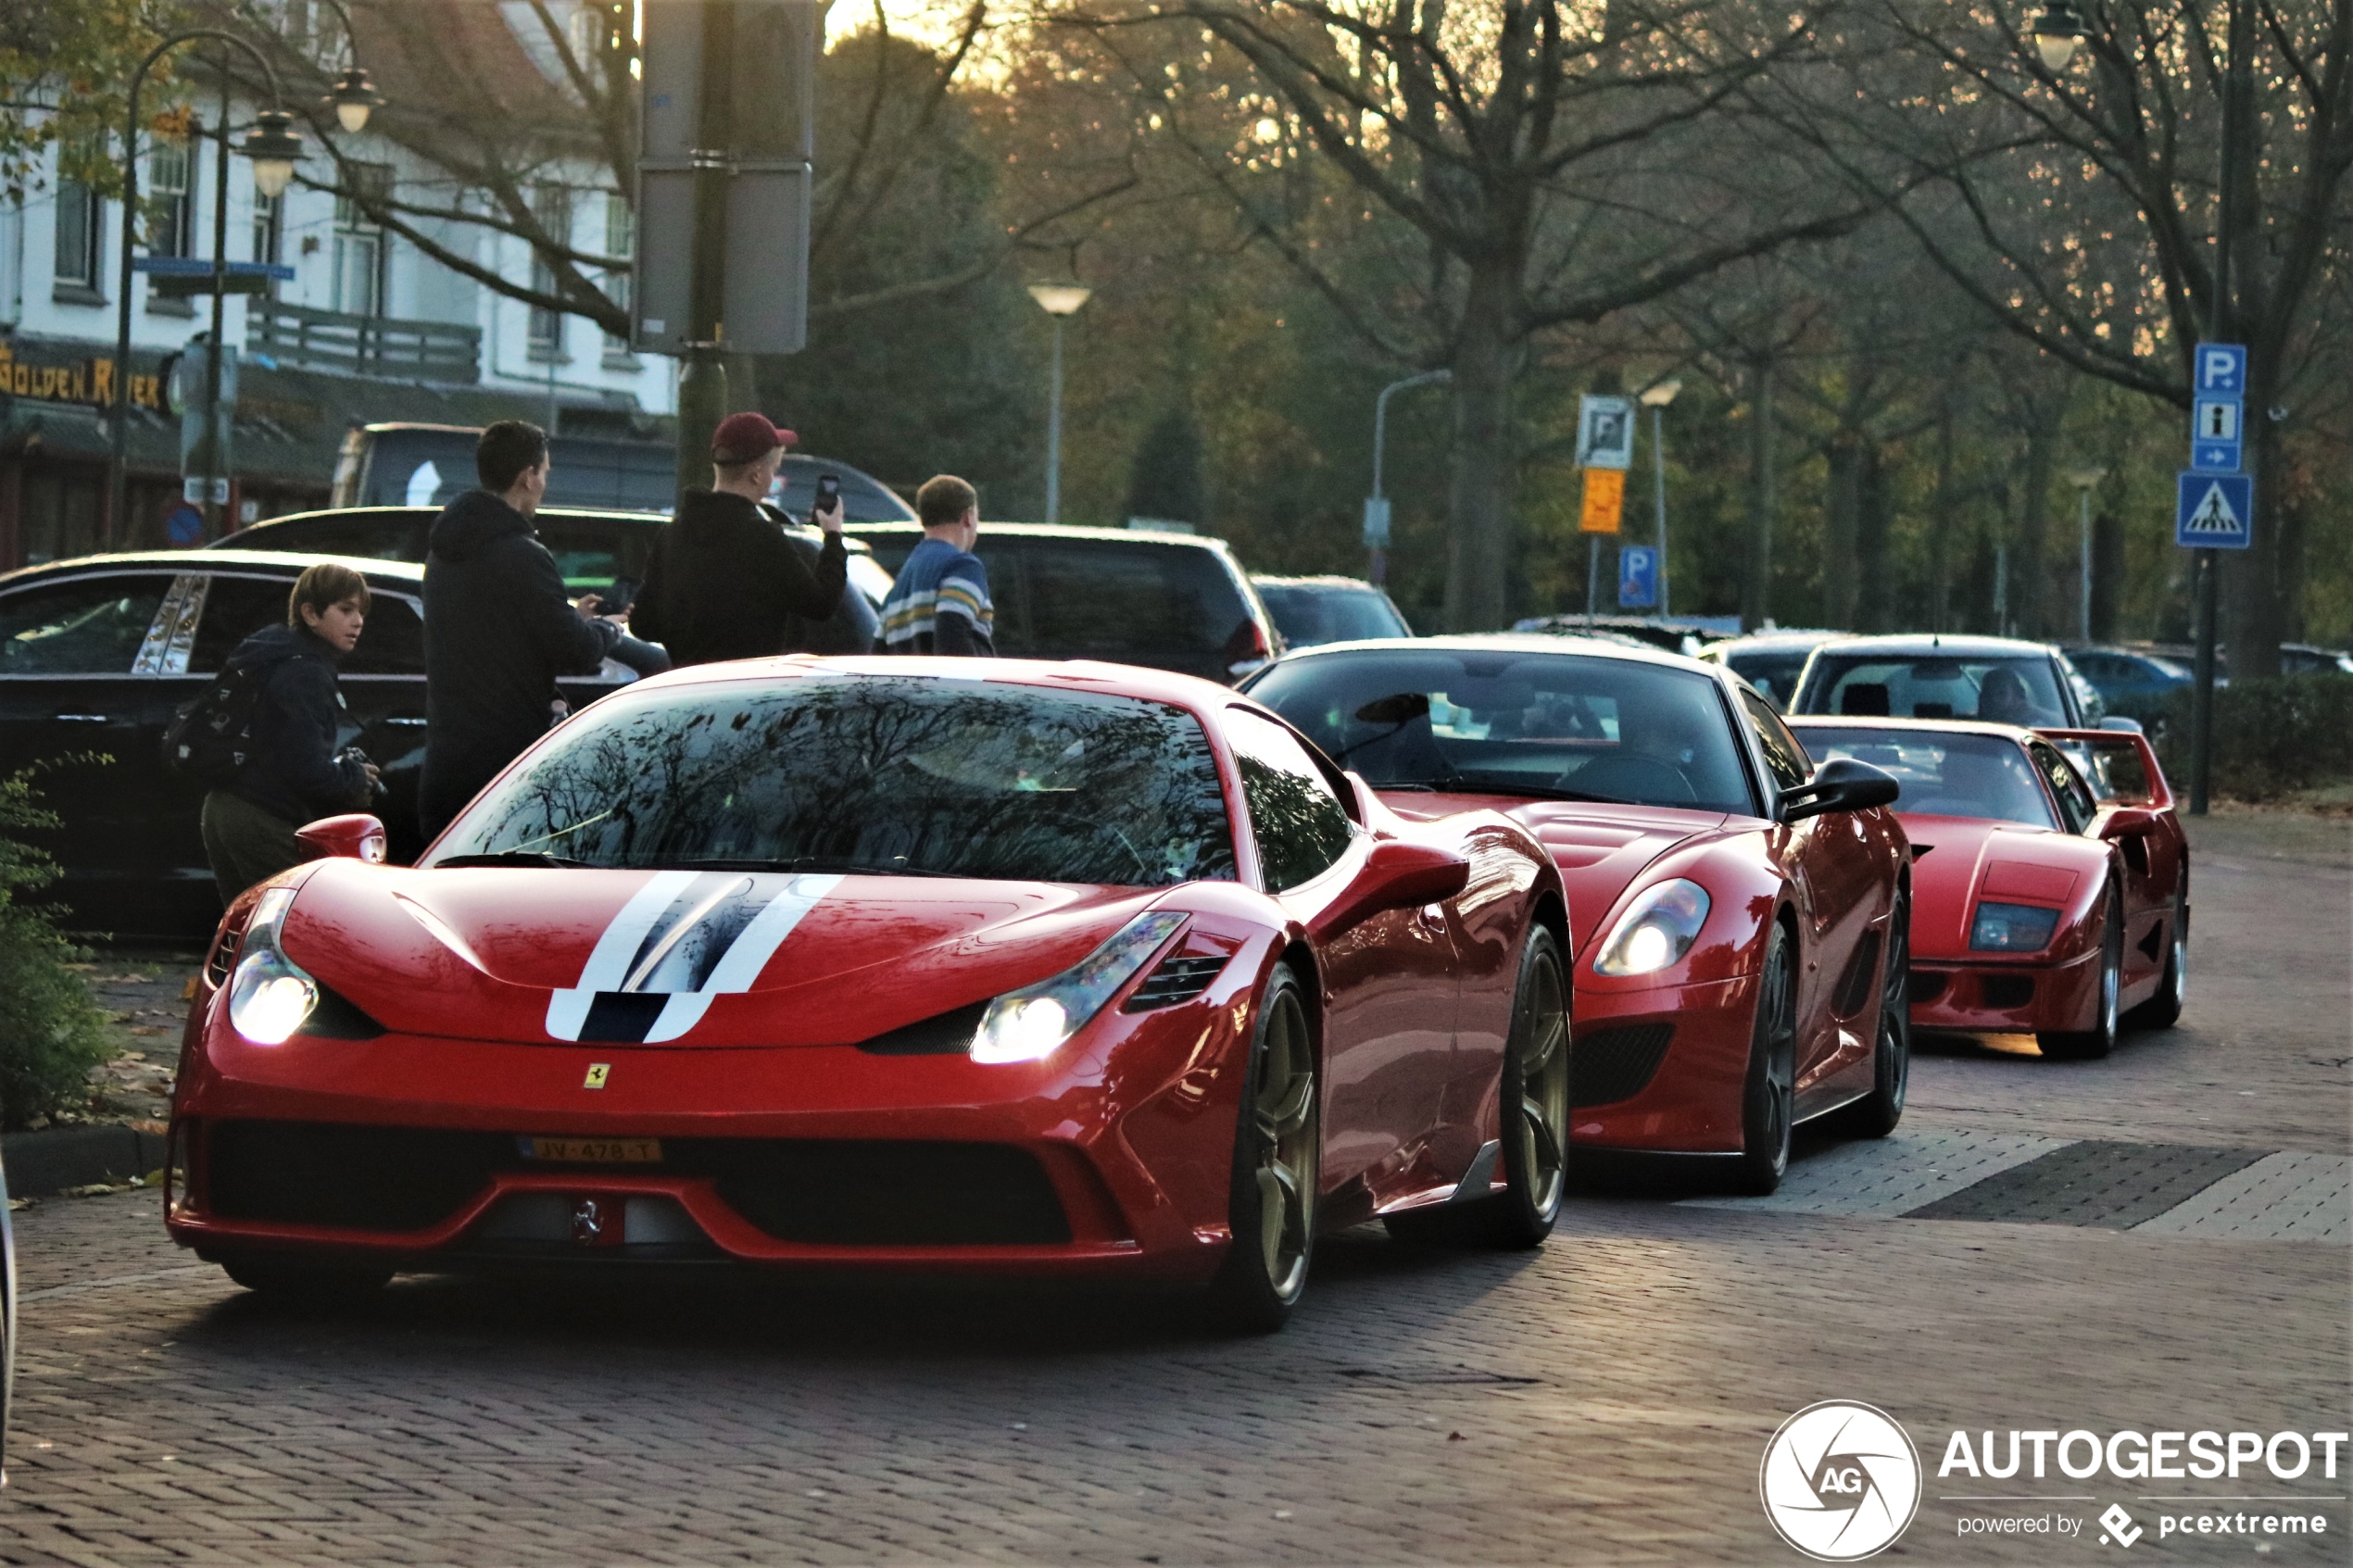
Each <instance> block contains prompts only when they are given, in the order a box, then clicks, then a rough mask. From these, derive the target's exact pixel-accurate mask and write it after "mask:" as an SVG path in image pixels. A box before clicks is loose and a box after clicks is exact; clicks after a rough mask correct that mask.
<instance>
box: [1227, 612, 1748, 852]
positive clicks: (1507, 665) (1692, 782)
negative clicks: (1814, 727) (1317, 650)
mask: <svg viewBox="0 0 2353 1568" xmlns="http://www.w3.org/2000/svg"><path fill="white" fill-rule="evenodd" d="M1249 689H1250V695H1251V696H1253V697H1256V698H1257V699H1258V700H1259V701H1261V702H1263V703H1265V704H1266V705H1267V706H1268V707H1270V708H1272V709H1275V710H1276V711H1277V713H1280V714H1281V715H1282V716H1283V717H1284V718H1286V719H1288V720H1290V721H1291V722H1292V723H1293V724H1295V725H1297V726H1298V727H1299V728H1300V729H1301V730H1302V731H1303V732H1304V733H1305V734H1307V735H1308V736H1309V738H1311V739H1313V740H1314V741H1315V743H1316V744H1317V745H1319V746H1322V747H1323V748H1324V750H1325V751H1326V752H1327V753H1328V754H1329V755H1330V756H1331V757H1332V758H1333V759H1336V760H1337V761H1339V763H1340V765H1341V766H1342V767H1345V768H1353V769H1354V770H1356V771H1358V772H1359V773H1362V774H1363V775H1364V777H1365V782H1366V783H1368V784H1372V785H1374V786H1375V787H1377V788H1394V787H1400V786H1426V787H1428V788H1432V789H1446V790H1460V791H1469V792H1477V793H1484V794H1494V795H1518V796H1525V797H1530V798H1543V797H1556V798H1567V799H1584V800H1606V801H1617V802H1624V803H1629V804H1634V805H1642V806H1684V807H1693V808H1698V809H1705V810H1710V811H1738V812H1743V813H1747V812H1753V811H1755V809H1756V808H1755V804H1754V802H1753V800H1752V798H1751V797H1750V793H1749V785H1748V776H1747V774H1746V772H1745V771H1743V768H1742V766H1741V759H1740V746H1739V744H1738V742H1737V741H1736V740H1735V738H1734V735H1733V732H1732V721H1731V717H1730V714H1729V713H1727V712H1726V710H1725V707H1724V703H1723V700H1722V698H1721V697H1720V696H1718V689H1719V688H1718V685H1717V684H1716V683H1715V682H1714V681H1713V680H1710V679H1709V678H1708V677H1707V676H1705V675H1700V674H1694V673H1692V672H1690V671H1682V670H1674V669H1667V668H1662V667H1661V666H1658V665H1655V664H1650V663H1646V662H1638V661H1636V660H1633V659H1595V658H1591V657H1586V656H1580V655H1576V654H1529V653H1521V652H1517V651H1504V650H1498V651H1496V652H1493V653H1483V652H1477V653H1475V652H1468V651H1452V650H1450V651H1440V650H1435V649H1433V650H1431V651H1428V652H1423V651H1420V650H1414V651H1410V652H1408V651H1402V650H1398V651H1392V650H1389V649H1379V650H1375V649H1366V650H1364V651H1362V652H1335V653H1328V654H1317V655H1313V656H1310V657H1308V658H1305V659H1285V660H1283V661H1282V662H1280V663H1278V664H1277V665H1275V666H1274V667H1273V668H1272V669H1270V670H1268V671H1266V672H1265V675H1263V676H1261V677H1260V678H1259V679H1258V680H1257V681H1255V682H1253V683H1252V684H1251V686H1250V688H1249Z"/></svg>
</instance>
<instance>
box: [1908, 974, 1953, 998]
mask: <svg viewBox="0 0 2353 1568" xmlns="http://www.w3.org/2000/svg"><path fill="white" fill-rule="evenodd" d="M1952 983H1953V977H1952V976H1951V975H1950V974H1947V973H1945V972H1944V971H1943V970H1938V969H1916V970H1914V971H1912V972H1911V974H1910V975H1909V976H1908V977H1907V978H1906V987H1907V989H1908V992H1909V994H1910V997H1911V999H1912V1001H1913V1002H1914V1003H1915V1004H1917V1003H1919V1002H1932V1001H1934V1000H1936V998H1937V997H1941V996H1943V995H1944V987H1945V986H1947V985H1951V984H1952Z"/></svg>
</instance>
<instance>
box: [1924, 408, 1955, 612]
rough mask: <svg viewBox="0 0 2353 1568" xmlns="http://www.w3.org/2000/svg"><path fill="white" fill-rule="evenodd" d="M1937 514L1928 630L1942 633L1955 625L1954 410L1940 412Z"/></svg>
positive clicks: (1931, 531)
mask: <svg viewBox="0 0 2353 1568" xmlns="http://www.w3.org/2000/svg"><path fill="white" fill-rule="evenodd" d="M1931 504H1932V505H1933V506H1934V507H1935V508H1936V512H1935V515H1934V516H1933V517H1932V518H1931V519H1930V520H1929V528H1928V559H1929V582H1930V584H1931V586H1930V589H1929V612H1928V629H1929V630H1930V631H1931V632H1942V631H1944V629H1945V628H1946V627H1948V626H1950V625H1951V624H1952V612H1953V552H1952V538H1953V526H1954V521H1955V519H1954V517H1953V408H1952V405H1951V404H1950V403H1947V404H1945V405H1944V407H1943V408H1940V409H1938V410H1937V418H1936V498H1935V500H1934V501H1933V503H1931Z"/></svg>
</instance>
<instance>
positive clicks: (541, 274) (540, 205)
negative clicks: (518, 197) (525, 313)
mask: <svg viewBox="0 0 2353 1568" xmlns="http://www.w3.org/2000/svg"><path fill="white" fill-rule="evenodd" d="M531 215H532V217H533V218H535V219H536V220H538V223H539V231H540V232H541V233H543V234H545V235H546V236H547V238H548V239H549V240H550V241H552V242H553V243H554V244H556V245H566V246H569V245H571V244H572V193H571V192H570V191H568V190H566V189H564V188H563V187H562V186H561V185H542V186H540V187H539V188H538V189H537V190H536V191H534V192H533V193H532V195H531ZM531 286H532V289H533V291H534V292H535V293H538V294H554V293H555V292H556V270H555V268H554V267H553V266H551V265H550V264H549V263H548V261H547V257H545V256H544V255H542V254H541V253H540V252H539V251H538V250H537V249H536V248H534V249H533V251H532V253H531ZM528 330H529V336H530V351H531V357H532V358H535V359H560V358H563V355H564V313H563V312H562V311H560V310H549V309H547V308H546V307H542V306H534V307H532V309H531V324H530V327H529V329H528Z"/></svg>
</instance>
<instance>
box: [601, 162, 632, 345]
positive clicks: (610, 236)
mask: <svg viewBox="0 0 2353 1568" xmlns="http://www.w3.org/2000/svg"><path fill="white" fill-rule="evenodd" d="M636 250H637V215H636V214H635V212H633V211H631V210H630V207H629V198H628V197H626V196H618V195H610V194H609V195H607V196H606V197H605V254H606V255H607V256H610V257H631V258H634V257H635V255H636ZM632 280H633V274H631V273H629V272H626V271H622V270H613V269H608V270H607V271H606V272H605V276H604V290H605V297H606V298H607V299H610V300H611V301H612V302H613V303H614V304H615V305H618V306H620V307H622V309H623V310H624V311H625V310H627V309H628V308H629V304H630V300H631V298H632V295H631V294H630V284H631V282H632ZM628 357H629V334H628V333H627V332H607V333H606V334H605V358H607V359H625V358H628Z"/></svg>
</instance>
